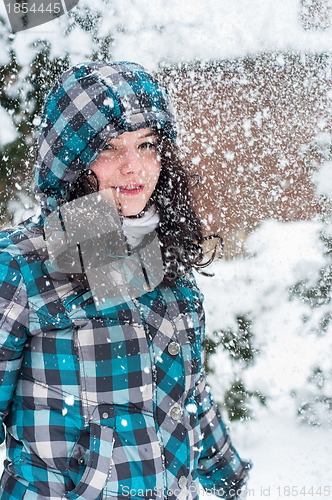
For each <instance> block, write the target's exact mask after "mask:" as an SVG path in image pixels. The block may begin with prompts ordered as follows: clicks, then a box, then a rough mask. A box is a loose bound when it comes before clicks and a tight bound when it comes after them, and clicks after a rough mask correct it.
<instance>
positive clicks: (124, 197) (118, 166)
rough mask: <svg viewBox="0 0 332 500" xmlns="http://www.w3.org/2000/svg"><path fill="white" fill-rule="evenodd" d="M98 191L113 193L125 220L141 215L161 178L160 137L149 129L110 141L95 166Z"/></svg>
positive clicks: (93, 169) (122, 135) (92, 166)
mask: <svg viewBox="0 0 332 500" xmlns="http://www.w3.org/2000/svg"><path fill="white" fill-rule="evenodd" d="M90 168H91V170H92V171H93V172H94V173H95V174H96V176H97V178H98V181H99V189H100V190H103V189H111V190H112V193H113V197H114V200H115V204H116V206H117V208H118V209H121V213H122V214H123V215H124V216H130V215H137V214H139V213H140V212H141V211H142V210H143V209H144V207H145V205H146V204H147V202H148V201H149V199H150V197H151V195H152V193H153V191H154V188H155V187H156V184H157V181H158V178H159V174H160V168H161V163H160V156H159V154H158V144H157V136H156V134H155V133H154V132H153V130H152V129H150V128H142V129H140V130H137V131H136V132H124V133H123V134H121V135H119V136H118V137H116V138H115V139H110V140H109V141H108V143H107V146H106V147H105V149H104V150H103V151H102V152H101V153H100V155H99V156H98V158H97V159H96V160H95V161H94V162H93V163H92V165H91V167H90Z"/></svg>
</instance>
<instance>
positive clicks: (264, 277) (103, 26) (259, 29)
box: [0, 0, 332, 500]
mask: <svg viewBox="0 0 332 500" xmlns="http://www.w3.org/2000/svg"><path fill="white" fill-rule="evenodd" d="M310 6H313V7H314V11H310ZM94 9H96V10H99V12H100V13H101V16H100V17H99V19H98V33H99V36H100V37H102V36H103V37H105V36H107V35H108V34H109V33H111V34H112V40H111V43H110V48H111V51H112V57H113V59H114V60H123V59H126V60H133V61H137V62H140V63H142V64H143V65H144V66H146V67H147V68H148V69H149V70H152V71H154V70H157V69H158V68H160V67H165V66H170V65H172V64H177V63H185V62H193V61H203V62H207V61H210V60H222V59H229V58H235V57H243V56H246V55H248V54H250V55H255V54H259V53H262V52H271V51H289V52H300V53H302V52H303V53H304V52H306V53H308V52H313V53H318V54H321V53H327V52H331V48H332V1H331V0H303V1H302V2H301V1H300V0H250V1H249V0H235V1H234V0H204V1H199V0H190V1H189V0H167V2H165V1H164V0H140V1H137V0H121V1H120V0H118V1H111V0H109V1H106V0H104V1H102V0H94ZM75 11H79V12H80V13H81V14H82V12H83V13H84V12H85V11H86V16H87V22H89V2H87V1H85V0H81V1H80V2H79V4H78V6H77V7H76V8H75V9H74V10H73V11H72V13H71V14H70V15H67V16H63V17H61V18H59V19H58V20H55V21H52V22H49V23H47V24H45V25H43V26H39V27H36V28H32V29H30V30H27V31H24V32H20V33H17V34H16V35H9V36H8V25H6V24H4V25H1V26H0V30H1V32H0V47H1V44H2V49H3V50H0V64H6V63H7V62H9V52H8V50H7V48H6V47H7V42H8V40H10V43H11V44H12V47H13V48H14V49H15V52H16V54H17V58H18V59H17V62H18V64H19V65H21V66H22V68H23V73H24V71H26V73H27V72H28V71H29V65H30V63H31V61H32V59H33V57H34V56H35V54H36V51H37V46H38V43H37V42H38V40H39V39H47V40H49V41H50V42H51V51H52V54H53V55H54V56H62V55H63V54H64V53H65V52H67V53H68V54H69V59H70V62H71V63H75V62H79V61H82V60H85V59H86V58H87V54H90V53H91V50H92V49H93V48H94V49H95V50H98V39H97V37H93V36H92V35H93V29H94V20H93V19H92V20H91V21H90V22H91V30H90V31H84V30H82V29H81V27H80V24H79V23H77V22H75V16H74V15H73V14H75ZM310 12H311V14H310ZM308 13H309V14H310V15H311V17H310V15H309V14H308ZM0 16H3V17H4V18H6V14H5V11H4V4H3V3H0ZM304 28H307V29H304ZM309 28H314V29H309ZM94 44H95V46H94ZM13 92H15V83H13ZM331 97H332V96H331ZM27 106H29V103H27ZM0 123H1V128H0V144H6V143H9V142H10V141H11V140H13V138H14V137H15V134H16V129H15V126H14V124H13V119H12V117H11V116H10V114H8V113H7V112H6V111H5V110H4V109H3V108H1V107H0ZM331 178H332V176H331V163H328V162H326V163H325V164H324V166H323V168H322V170H321V173H320V175H318V176H316V178H315V182H316V183H317V185H318V188H317V190H318V191H317V194H318V195H319V196H324V195H328V196H330V197H332V187H331ZM14 209H15V208H14ZM26 215H27V213H24V214H23V213H22V212H19V213H17V217H16V220H18V219H19V218H22V216H26ZM331 227H332V224H331V220H330V218H329V217H328V216H327V217H325V218H324V220H322V219H321V218H319V217H317V218H316V219H315V220H314V221H302V222H288V223H281V222H277V221H273V220H268V221H264V222H263V223H262V224H261V226H260V227H259V229H258V230H256V231H255V232H254V233H252V234H251V235H250V237H249V238H248V240H247V242H246V248H245V250H246V254H245V256H244V257H242V258H239V259H236V260H231V261H225V262H218V263H216V264H214V267H213V271H214V273H215V276H214V277H212V278H206V277H202V276H198V281H199V284H200V285H201V287H202V290H203V292H204V294H205V307H206V313H207V332H208V334H209V335H210V336H213V335H214V332H216V331H217V330H220V329H227V328H231V329H232V328H234V327H235V326H236V325H235V318H236V317H237V316H239V315H246V316H248V317H250V320H251V323H252V330H253V332H254V335H255V347H256V348H257V350H258V354H257V355H256V356H255V363H253V364H252V365H251V366H249V367H248V366H244V365H243V366H241V363H235V362H233V361H232V359H231V358H230V356H229V355H228V354H227V353H226V352H225V351H222V350H221V349H220V348H218V349H217V353H216V354H215V355H214V356H213V357H212V359H211V365H212V367H213V368H214V373H213V374H211V375H210V384H211V386H212V390H213V394H214V395H215V399H217V400H222V394H223V392H224V390H225V388H226V387H228V385H229V383H230V381H231V378H232V377H233V376H234V373H237V374H238V375H239V376H241V378H242V379H243V380H244V381H245V383H246V385H247V387H248V388H249V389H250V388H252V390H253V391H255V390H259V391H261V392H262V393H263V394H266V396H267V397H268V404H267V406H266V407H261V406H259V405H258V404H257V405H255V404H254V403H253V407H252V413H253V418H252V419H246V420H243V421H239V422H232V423H230V428H231V433H232V436H233V440H234V442H235V444H236V447H237V449H238V450H239V452H240V454H241V455H242V456H243V457H245V458H250V459H251V460H252V461H253V463H254V468H253V470H252V473H251V480H250V483H249V485H248V488H249V491H248V498H255V499H259V498H271V499H273V500H277V499H279V498H280V499H284V498H290V497H291V498H292V497H298V498H301V499H304V498H311V499H320V498H322V497H323V498H324V497H325V498H331V499H332V474H331V472H330V469H331V467H330V465H329V464H330V459H331V432H332V424H331V417H330V415H331V413H329V412H328V411H327V406H326V403H324V402H323V403H322V407H321V409H320V410H321V413H320V410H319V409H317V408H316V413H315V414H313V415H311V416H309V417H308V418H309V424H310V423H311V424H314V425H308V421H307V422H305V421H304V420H303V419H300V418H298V417H297V409H298V408H299V404H300V403H301V400H303V401H304V400H307V399H308V398H309V399H310V396H311V393H310V391H311V390H312V391H313V394H314V395H315V394H316V393H317V391H316V392H315V390H314V389H311V388H310V387H311V386H310V384H308V376H309V374H310V371H311V370H312V368H313V367H315V366H317V365H319V366H320V368H321V369H322V370H323V372H324V373H325V374H331V366H330V365H331V361H330V360H331V355H332V342H331V341H330V340H329V339H330V338H331V335H332V329H331V326H328V327H327V328H326V331H325V332H324V334H322V333H321V332H320V334H317V324H318V323H319V321H320V318H321V316H322V314H325V315H328V314H329V310H330V304H329V301H325V303H324V304H322V308H323V309H324V310H323V309H321V308H318V309H313V308H312V307H311V306H310V304H308V303H307V302H305V301H303V300H300V299H299V298H298V297H296V296H291V292H290V290H291V288H292V287H293V286H294V285H295V284H296V283H298V282H300V281H304V282H306V283H307V284H308V285H310V284H314V283H315V282H316V281H317V279H318V276H319V273H320V270H321V269H322V268H324V267H326V266H329V265H330V260H329V259H330V257H329V255H327V254H326V252H325V249H324V246H323V242H322V240H321V238H320V235H321V234H322V233H324V234H329V235H330V236H331V235H332V230H331ZM328 293H330V292H328ZM331 380H332V376H331V378H330V379H329V380H327V382H326V384H325V386H324V390H325V393H324V394H326V393H327V394H329V395H330V396H332V383H331ZM313 397H314V396H313ZM226 420H227V419H226ZM307 420H308V419H307ZM311 487H313V489H310V488H311ZM324 487H326V489H324ZM288 488H290V489H288ZM319 488H321V490H319ZM206 496H207V494H205V495H204V494H203V493H202V498H204V497H206Z"/></svg>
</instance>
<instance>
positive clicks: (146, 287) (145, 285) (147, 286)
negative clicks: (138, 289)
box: [143, 281, 154, 292]
mask: <svg viewBox="0 0 332 500" xmlns="http://www.w3.org/2000/svg"><path fill="white" fill-rule="evenodd" d="M143 288H144V290H145V291H146V292H153V290H154V286H152V285H150V283H147V282H146V281H145V282H144V283H143Z"/></svg>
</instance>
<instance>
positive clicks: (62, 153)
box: [34, 62, 176, 215]
mask: <svg viewBox="0 0 332 500" xmlns="http://www.w3.org/2000/svg"><path fill="white" fill-rule="evenodd" d="M148 127H153V128H157V129H159V130H162V131H163V132H164V133H165V134H166V135H167V136H168V137H169V138H170V139H171V140H172V141H174V140H175V137H176V130H175V120H174V114H173V111H172V106H171V104H170V101H169V98H168V94H167V91H166V89H165V88H164V87H163V86H162V85H161V84H160V83H159V82H158V80H156V79H155V78H154V77H153V76H151V75H150V74H149V73H148V72H147V71H146V70H145V69H144V68H143V67H142V66H140V65H138V64H135V63H130V62H114V63H105V62H87V63H82V64H78V65H75V66H73V67H72V68H70V69H69V70H68V71H66V72H65V73H64V74H63V75H62V76H61V77H60V79H59V80H58V81H57V82H56V84H55V85H54V87H53V88H52V90H51V91H50V93H49V95H48V97H47V99H46V103H45V107H44V112H43V117H42V121H41V125H40V131H39V136H38V150H37V160H36V170H35V190H34V191H35V194H36V195H37V197H38V198H39V200H40V203H41V208H42V213H43V214H44V215H48V214H49V213H50V212H52V211H54V210H55V209H56V208H57V206H58V205H59V204H61V203H63V202H64V201H67V200H68V198H69V193H70V191H71V188H72V186H73V184H74V183H75V182H76V180H77V178H78V176H79V175H80V173H81V171H82V170H86V169H88V168H89V167H90V165H91V164H92V162H93V161H94V160H95V159H96V158H97V156H98V155H99V153H100V152H101V151H102V149H103V147H104V145H105V143H106V142H107V141H108V140H109V139H110V138H114V137H117V136H118V135H120V134H122V133H124V132H133V131H136V130H139V129H141V128H148Z"/></svg>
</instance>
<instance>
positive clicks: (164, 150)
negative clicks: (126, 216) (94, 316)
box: [70, 131, 204, 283]
mask: <svg viewBox="0 0 332 500" xmlns="http://www.w3.org/2000/svg"><path fill="white" fill-rule="evenodd" d="M156 136H157V139H158V154H159V155H160V158H161V171H160V175H159V179H158V182H157V185H156V187H155V190H154V192H153V193H152V196H151V198H150V200H149V202H148V205H147V206H151V204H152V203H154V204H155V205H156V208H157V210H158V213H159V217H160V222H159V226H158V228H157V229H156V231H157V234H158V237H159V241H160V249H161V254H162V258H163V264H164V281H165V282H166V283H167V282H168V283H171V282H173V281H174V280H175V279H176V278H178V277H180V276H183V275H184V274H185V273H186V272H187V271H189V270H190V269H192V268H193V267H196V266H198V265H199V263H200V262H201V260H202V258H203V247H202V243H203V240H204V238H203V234H202V227H201V222H200V220H199V218H198V216H197V214H196V212H195V211H194V210H193V208H192V200H191V195H190V191H189V186H190V182H191V177H190V175H189V174H188V172H187V170H186V169H185V167H184V165H183V163H182V161H181V160H180V158H179V151H178V150H177V147H176V146H175V144H173V143H172V142H171V140H170V139H169V138H168V137H166V136H165V135H163V134H162V133H160V132H158V131H156ZM98 190H99V183H98V179H97V177H96V175H95V174H94V172H92V171H91V170H86V171H83V172H82V174H81V175H80V177H79V178H78V180H77V181H76V183H75V185H74V186H72V188H71V190H70V200H73V199H76V198H80V197H81V196H84V195H87V194H90V193H93V192H96V191H98ZM146 208H147V207H145V209H146ZM143 212H144V211H143ZM140 215H141V214H138V216H140ZM134 217H137V216H134Z"/></svg>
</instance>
